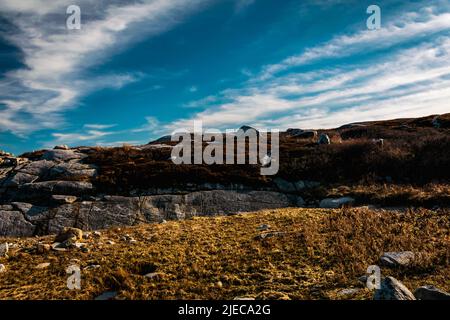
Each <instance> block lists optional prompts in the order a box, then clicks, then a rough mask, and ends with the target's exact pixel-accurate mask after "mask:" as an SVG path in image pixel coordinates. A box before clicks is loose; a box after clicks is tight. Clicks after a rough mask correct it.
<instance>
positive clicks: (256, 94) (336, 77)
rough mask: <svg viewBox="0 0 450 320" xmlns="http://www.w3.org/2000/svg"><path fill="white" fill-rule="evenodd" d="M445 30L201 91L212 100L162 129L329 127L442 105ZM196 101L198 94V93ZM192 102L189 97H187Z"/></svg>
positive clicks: (449, 68)
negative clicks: (371, 53) (342, 61)
mask: <svg viewBox="0 0 450 320" xmlns="http://www.w3.org/2000/svg"><path fill="white" fill-rule="evenodd" d="M448 61H450V38H449V37H444V36H442V37H438V38H435V39H430V40H429V41H426V42H423V43H421V44H420V45H417V46H415V47H412V48H410V49H407V50H400V51H397V52H393V53H389V54H386V55H384V56H382V57H381V58H377V60H370V61H368V62H365V63H364V64H361V65H347V66H341V67H340V68H335V69H319V70H315V71H311V72H308V73H289V74H287V75H284V76H278V77H276V78H271V79H267V80H266V81H256V82H253V81H250V82H249V84H248V86H247V87H245V88H243V89H237V90H226V91H225V92H224V93H223V94H222V96H220V95H219V96H218V97H215V100H214V97H207V99H208V101H221V99H222V98H223V96H224V97H226V98H227V99H229V100H230V101H229V102H226V103H219V104H217V105H215V106H213V107H210V108H208V109H206V110H204V111H202V112H199V113H196V114H195V115H193V116H192V117H190V118H185V119H179V120H177V121H175V122H173V123H171V124H168V125H167V126H166V127H167V131H168V132H170V131H172V130H175V129H177V128H184V127H191V126H192V120H194V119H195V120H202V121H203V126H204V127H209V128H219V129H224V128H233V127H239V126H240V125H241V124H242V122H243V121H245V122H246V123H247V124H250V125H256V126H258V125H259V126H263V128H265V127H276V128H279V129H286V128H288V127H296V126H302V127H307V128H311V127H316V126H317V127H334V126H339V125H342V124H345V123H348V122H354V121H364V120H374V119H382V118H391V117H412V116H423V115H427V114H433V113H445V112H449V110H450V109H449V108H450V105H449V102H448V101H450V65H449V64H448ZM200 101H203V100H200ZM193 103H195V102H193Z"/></svg>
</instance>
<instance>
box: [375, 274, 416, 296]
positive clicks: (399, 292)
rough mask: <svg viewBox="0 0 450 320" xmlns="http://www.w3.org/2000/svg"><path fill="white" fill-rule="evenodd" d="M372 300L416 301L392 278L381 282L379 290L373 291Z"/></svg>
mask: <svg viewBox="0 0 450 320" xmlns="http://www.w3.org/2000/svg"><path fill="white" fill-rule="evenodd" d="M373 299H374V300H416V298H415V297H414V295H413V294H412V292H411V291H409V289H408V288H407V287H406V286H405V285H404V284H403V283H401V282H400V281H398V280H397V279H395V278H393V277H386V278H384V279H383V280H382V281H381V288H380V289H377V290H376V291H375V294H374V297H373Z"/></svg>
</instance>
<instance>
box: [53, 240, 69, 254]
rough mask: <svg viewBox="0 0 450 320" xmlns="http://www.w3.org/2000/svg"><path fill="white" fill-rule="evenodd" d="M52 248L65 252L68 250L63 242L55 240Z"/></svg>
mask: <svg viewBox="0 0 450 320" xmlns="http://www.w3.org/2000/svg"><path fill="white" fill-rule="evenodd" d="M52 250H54V251H61V252H64V251H67V247H66V245H65V244H63V243H61V242H55V243H53V244H52Z"/></svg>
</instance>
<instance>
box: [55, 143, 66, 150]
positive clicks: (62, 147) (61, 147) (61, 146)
mask: <svg viewBox="0 0 450 320" xmlns="http://www.w3.org/2000/svg"><path fill="white" fill-rule="evenodd" d="M53 149H55V150H69V149H70V148H69V147H68V146H67V145H65V144H62V145H59V146H55V147H54V148H53Z"/></svg>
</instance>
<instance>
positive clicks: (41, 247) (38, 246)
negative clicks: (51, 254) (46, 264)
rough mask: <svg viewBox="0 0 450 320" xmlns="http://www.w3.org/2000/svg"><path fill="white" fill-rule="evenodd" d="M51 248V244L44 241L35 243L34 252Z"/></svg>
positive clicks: (42, 251) (46, 250)
mask: <svg viewBox="0 0 450 320" xmlns="http://www.w3.org/2000/svg"><path fill="white" fill-rule="evenodd" d="M51 249H52V246H51V245H49V244H45V243H38V244H36V252H37V253H46V252H48V251H50V250H51Z"/></svg>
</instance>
